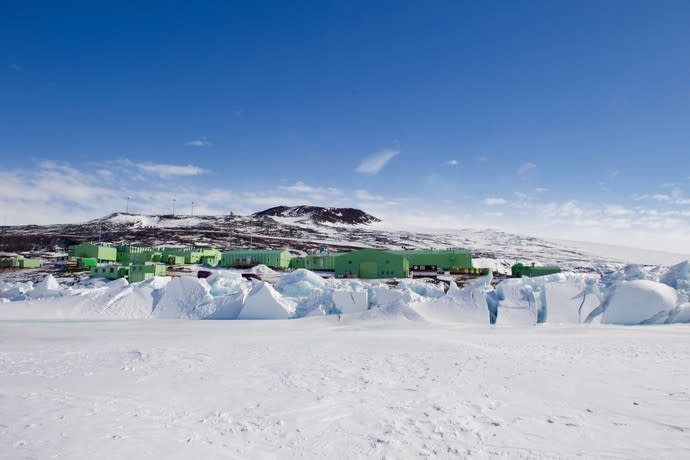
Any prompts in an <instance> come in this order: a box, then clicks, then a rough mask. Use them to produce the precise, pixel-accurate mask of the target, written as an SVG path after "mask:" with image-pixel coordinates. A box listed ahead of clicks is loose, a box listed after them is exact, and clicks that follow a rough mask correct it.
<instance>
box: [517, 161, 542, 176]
mask: <svg viewBox="0 0 690 460" xmlns="http://www.w3.org/2000/svg"><path fill="white" fill-rule="evenodd" d="M536 169H537V165H536V164H534V163H523V164H522V165H520V167H519V168H518V169H517V173H518V176H520V177H527V176H528V175H530V174H533V173H534V171H535V170H536Z"/></svg>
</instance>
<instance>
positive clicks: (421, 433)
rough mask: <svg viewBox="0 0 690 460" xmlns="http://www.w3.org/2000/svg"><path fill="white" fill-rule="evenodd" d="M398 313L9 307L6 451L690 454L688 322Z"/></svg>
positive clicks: (96, 454)
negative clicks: (497, 319)
mask: <svg viewBox="0 0 690 460" xmlns="http://www.w3.org/2000/svg"><path fill="white" fill-rule="evenodd" d="M382 311H383V307H382V309H379V310H378V313H379V314H381V312H382ZM370 312H373V310H371V311H370ZM370 312H368V313H370ZM398 318H400V317H399V316H396V315H384V316H382V317H379V318H378V319H379V321H370V320H366V319H363V318H362V317H359V316H347V317H346V316H342V318H341V320H338V318H337V316H328V317H322V318H308V319H302V320H298V321H294V320H293V321H129V322H124V321H117V322H102V321H101V322H94V321H90V322H59V321H57V322H56V321H48V322H40V321H32V322H26V321H0V338H1V339H0V401H2V419H1V420H0V458H7V459H10V458H12V459H14V458H17V459H20V458H75V459H76V458H114V459H133V458H137V459H141V458H168V459H178V458H179V459H188V458H276V457H278V458H415V457H440V458H467V457H473V458H475V457H476V458H496V457H500V458H645V459H648V458H678V459H680V458H690V438H689V437H688V434H689V433H690V415H689V414H690V393H689V391H688V384H687V383H688V382H689V381H690V366H688V362H690V326H687V325H666V326H636V327H625V326H608V325H600V326H599V325H589V326H584V327H583V326H577V325H570V326H561V325H548V324H547V325H542V326H540V327H527V328H525V327H507V328H504V327H495V326H489V325H486V324H482V325H476V324H469V325H468V324H459V323H434V324H430V323H427V322H419V321H409V320H406V319H398Z"/></svg>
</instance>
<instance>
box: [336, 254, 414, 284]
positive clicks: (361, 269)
mask: <svg viewBox="0 0 690 460" xmlns="http://www.w3.org/2000/svg"><path fill="white" fill-rule="evenodd" d="M334 261H335V263H334V266H335V276H336V277H337V278H362V279H376V278H409V277H410V262H409V261H408V260H407V258H405V257H404V256H403V255H402V254H399V253H396V252H392V251H384V250H381V249H360V250H358V251H352V252H348V253H345V254H340V255H338V256H336V257H335V259H334Z"/></svg>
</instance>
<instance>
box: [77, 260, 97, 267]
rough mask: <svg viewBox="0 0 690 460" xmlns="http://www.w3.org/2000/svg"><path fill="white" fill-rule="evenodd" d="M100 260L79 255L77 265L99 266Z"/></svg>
mask: <svg viewBox="0 0 690 460" xmlns="http://www.w3.org/2000/svg"><path fill="white" fill-rule="evenodd" d="M97 266H98V260H97V259H94V258H92V257H79V258H77V267H88V268H92V267H97Z"/></svg>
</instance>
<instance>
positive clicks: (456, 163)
mask: <svg viewBox="0 0 690 460" xmlns="http://www.w3.org/2000/svg"><path fill="white" fill-rule="evenodd" d="M441 164H442V166H458V165H459V164H460V162H459V161H458V160H448V161H445V162H443V163H441Z"/></svg>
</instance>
